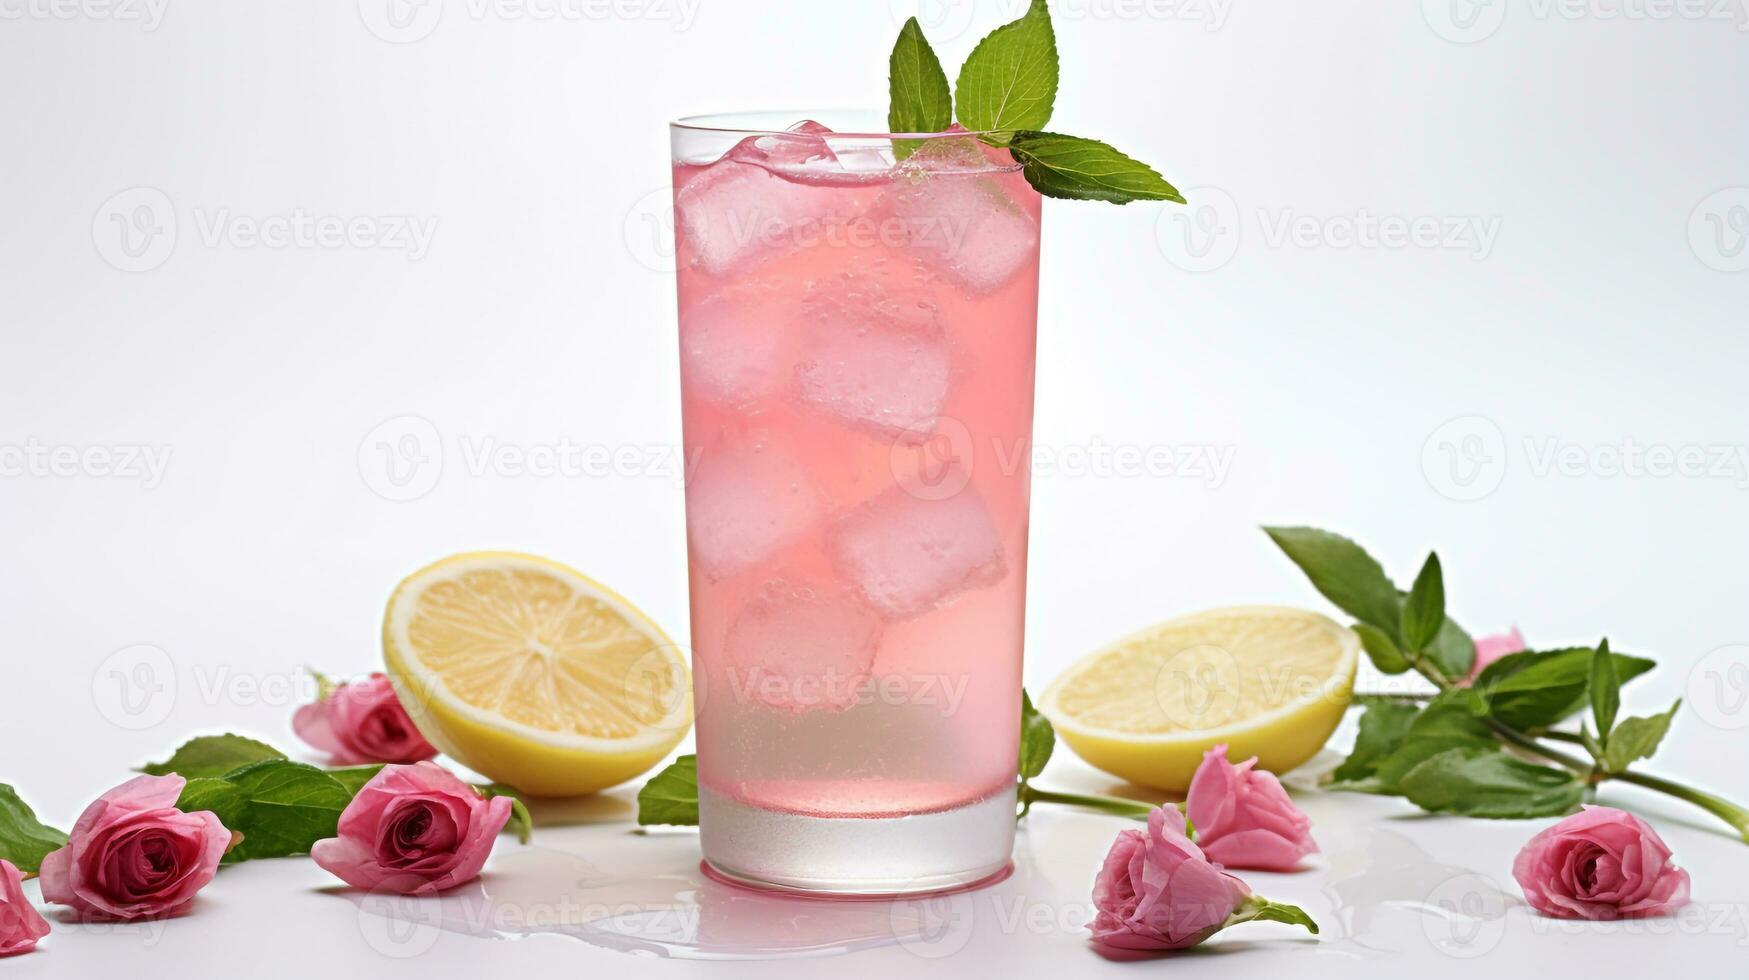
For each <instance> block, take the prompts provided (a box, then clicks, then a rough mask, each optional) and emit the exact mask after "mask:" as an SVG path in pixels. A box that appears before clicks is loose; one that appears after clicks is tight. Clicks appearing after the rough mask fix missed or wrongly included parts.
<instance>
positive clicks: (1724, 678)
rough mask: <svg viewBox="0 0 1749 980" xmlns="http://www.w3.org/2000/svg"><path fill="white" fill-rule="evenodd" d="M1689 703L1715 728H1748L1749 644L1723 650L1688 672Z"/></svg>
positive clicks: (1738, 729) (1727, 729)
mask: <svg viewBox="0 0 1749 980" xmlns="http://www.w3.org/2000/svg"><path fill="white" fill-rule="evenodd" d="M1686 703H1687V704H1688V706H1689V708H1690V709H1691V710H1693V711H1694V713H1695V714H1697V715H1699V716H1700V719H1701V720H1702V721H1704V722H1706V723H1707V724H1709V725H1711V726H1713V727H1714V728H1720V729H1724V730H1725V731H1730V732H1735V731H1741V730H1743V729H1745V728H1749V644H1743V643H1734V644H1731V645H1730V646H1722V647H1719V648H1718V649H1717V650H1714V651H1712V652H1711V653H1708V654H1707V655H1706V656H1704V657H1702V658H1701V659H1700V661H1699V662H1697V663H1696V664H1695V665H1694V667H1693V669H1691V670H1690V671H1689V672H1688V697H1687V701H1686Z"/></svg>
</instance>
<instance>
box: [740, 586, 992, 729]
mask: <svg viewBox="0 0 1749 980" xmlns="http://www.w3.org/2000/svg"><path fill="white" fill-rule="evenodd" d="M804 614H805V611H804ZM827 652H830V651H823V650H822V651H815V653H827ZM852 656H854V655H852ZM724 674H725V679H726V680H727V681H728V685H729V690H730V692H731V693H732V695H733V697H734V699H735V702H736V703H737V704H740V705H752V704H759V705H766V706H768V707H776V708H781V709H783V710H787V711H808V710H813V709H817V708H826V709H835V710H840V711H843V710H848V709H850V708H854V707H866V706H868V705H881V706H883V707H888V708H917V707H922V708H928V709H930V710H931V711H934V712H936V713H938V714H940V716H941V717H943V718H951V717H953V716H954V714H956V713H957V712H958V711H959V709H960V705H961V704H962V703H964V701H965V697H966V688H967V686H968V685H969V684H970V683H971V677H970V676H969V675H966V674H958V675H955V674H929V673H916V674H905V673H887V674H881V675H880V676H878V677H877V676H874V675H872V674H869V673H867V672H852V671H848V670H844V669H842V668H839V667H837V666H832V665H828V666H825V667H823V668H821V669H819V670H806V669H793V668H789V669H782V670H774V669H771V668H768V667H765V666H763V665H755V666H753V667H748V668H741V667H737V666H731V667H729V668H728V669H727V670H726V671H725V672H724Z"/></svg>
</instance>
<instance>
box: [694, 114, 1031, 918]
mask: <svg viewBox="0 0 1749 980" xmlns="http://www.w3.org/2000/svg"><path fill="white" fill-rule="evenodd" d="M803 119H807V120H810V121H806V122H798V120H803ZM812 120H821V121H823V122H825V123H827V124H829V125H831V126H832V127H833V128H832V129H828V128H827V127H826V126H825V125H821V122H816V121H812ZM858 122H859V121H858V120H856V119H854V118H851V117H843V116H837V117H834V116H832V115H829V114H825V115H822V114H805V113H794V114H785V115H782V116H779V115H775V114H753V115H742V116H717V117H695V118H690V119H683V120H680V121H679V122H676V123H674V124H673V126H672V128H671V136H672V141H673V150H674V204H675V235H676V246H677V259H678V267H679V268H678V278H679V296H680V353H681V398H682V402H683V415H684V425H685V441H686V453H687V460H688V468H689V475H688V479H687V485H686V514H687V517H686V522H687V541H688V571H689V578H690V583H691V606H692V647H693V664H694V684H695V698H696V703H697V719H698V726H697V734H698V781H699V821H700V830H701V835H702V841H703V848H704V856H705V859H706V861H708V862H709V864H710V866H711V867H712V868H713V869H714V870H715V871H716V872H718V873H719V874H722V875H725V876H728V877H731V878H734V879H737V880H742V881H746V882H750V883H754V884H760V885H766V886H775V887H780V888H788V889H800V890H806V891H815V892H824V893H840V894H881V893H904V892H918V891H930V890H936V889H942V888H951V887H957V886H961V885H965V884H969V883H973V882H977V881H980V880H983V879H986V878H990V877H992V876H996V875H1000V874H1002V873H1004V872H1005V870H1006V869H1007V867H1008V862H1009V857H1010V852H1011V851H1012V848H1013V839H1014V813H1015V764H1016V754H1017V751H1018V742H1019V715H1020V665H1021V646H1022V632H1023V625H1024V618H1025V612H1024V610H1025V595H1026V544H1027V537H1026V536H1027V501H1028V493H1029V477H1030V467H1031V459H1032V447H1031V439H1032V407H1033V355H1034V341H1035V337H1036V333H1037V321H1038V244H1039V213H1040V208H1039V203H1040V201H1039V197H1038V194H1037V192H1035V191H1034V190H1033V189H1032V188H1031V187H1030V186H1029V185H1028V184H1027V182H1026V181H1025V179H1024V178H1023V177H1022V176H1021V174H1020V173H1019V170H1018V168H1017V167H1016V166H1015V165H1014V163H1013V161H1012V159H1011V158H1009V157H1008V155H1007V154H1006V153H1005V152H1004V151H1001V150H994V149H991V148H989V147H987V146H985V145H983V144H981V143H980V142H978V141H977V140H976V139H974V138H972V137H969V136H967V135H964V134H938V135H929V136H909V135H899V136H895V135H892V134H885V133H881V132H880V131H879V130H880V128H881V125H880V124H879V123H871V122H863V123H862V125H860V126H859V125H858Z"/></svg>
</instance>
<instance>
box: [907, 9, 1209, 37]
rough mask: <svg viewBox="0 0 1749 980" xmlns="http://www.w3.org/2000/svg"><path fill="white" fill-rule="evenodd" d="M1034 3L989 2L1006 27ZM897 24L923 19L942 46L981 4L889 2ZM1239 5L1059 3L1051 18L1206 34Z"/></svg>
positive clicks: (963, 28)
mask: <svg viewBox="0 0 1749 980" xmlns="http://www.w3.org/2000/svg"><path fill="white" fill-rule="evenodd" d="M1031 4H1032V0H986V4H985V6H987V7H989V8H992V9H991V10H990V12H989V18H988V19H989V21H990V23H992V24H1006V23H1008V22H1010V21H1013V20H1018V19H1019V18H1020V17H1021V16H1022V15H1024V14H1025V13H1026V11H1027V8H1028V7H1029V6H1030V5H1031ZM887 7H888V10H889V12H890V13H891V14H892V15H893V23H894V24H896V25H903V24H904V23H905V21H906V20H908V19H910V18H912V17H915V18H917V23H918V26H920V27H922V28H923V34H924V36H925V37H927V38H929V40H930V41H932V42H934V43H936V44H941V43H943V42H946V41H951V40H953V39H955V38H957V37H959V36H960V35H962V34H964V33H965V32H966V29H967V28H969V27H971V26H972V22H973V20H974V19H976V18H977V14H978V7H979V4H978V2H977V0H888V4H887ZM1232 10H1233V0H1053V2H1052V3H1051V19H1052V20H1054V21H1057V22H1064V21H1075V20H1085V21H1124V22H1132V21H1144V20H1158V21H1175V22H1177V23H1181V24H1200V25H1202V27H1203V29H1204V30H1208V31H1218V30H1220V29H1221V28H1223V27H1225V26H1226V24H1227V17H1228V15H1230V14H1231V13H1232Z"/></svg>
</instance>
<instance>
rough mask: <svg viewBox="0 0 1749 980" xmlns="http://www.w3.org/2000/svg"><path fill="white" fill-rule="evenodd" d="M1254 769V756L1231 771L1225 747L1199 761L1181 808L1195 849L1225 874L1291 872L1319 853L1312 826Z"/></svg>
mask: <svg viewBox="0 0 1749 980" xmlns="http://www.w3.org/2000/svg"><path fill="white" fill-rule="evenodd" d="M1256 767H1257V758H1256V757H1255V756H1253V757H1251V758H1249V759H1247V760H1245V761H1244V762H1241V763H1239V764H1238V765H1236V766H1235V765H1233V764H1232V763H1231V762H1228V761H1227V747H1226V746H1225V745H1217V746H1215V747H1214V748H1212V749H1209V750H1208V752H1207V753H1206V754H1205V755H1204V756H1203V757H1202V765H1200V766H1198V767H1197V769H1196V775H1195V776H1194V777H1193V778H1192V779H1191V781H1190V794H1189V797H1188V800H1187V802H1186V808H1187V809H1188V810H1189V816H1190V823H1191V826H1192V827H1194V828H1195V830H1196V843H1197V846H1199V847H1201V848H1202V852H1203V854H1205V855H1206V856H1207V857H1208V859H1209V860H1210V861H1215V862H1218V863H1220V864H1222V865H1224V866H1226V867H1229V868H1251V869H1254V870H1257V871H1291V870H1293V868H1294V866H1295V865H1297V864H1299V863H1300V858H1303V857H1305V856H1306V855H1307V854H1310V853H1312V852H1313V851H1316V850H1317V849H1318V845H1317V844H1316V843H1315V842H1314V841H1313V840H1312V835H1311V827H1312V821H1311V820H1309V819H1307V817H1306V815H1305V814H1304V813H1301V812H1300V808H1299V807H1297V806H1294V803H1293V800H1290V799H1288V795H1287V791H1286V790H1284V789H1282V788H1281V781H1280V780H1278V779H1276V778H1275V775H1274V774H1273V773H1269V772H1264V771H1261V770H1259V769H1257V768H1256Z"/></svg>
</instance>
